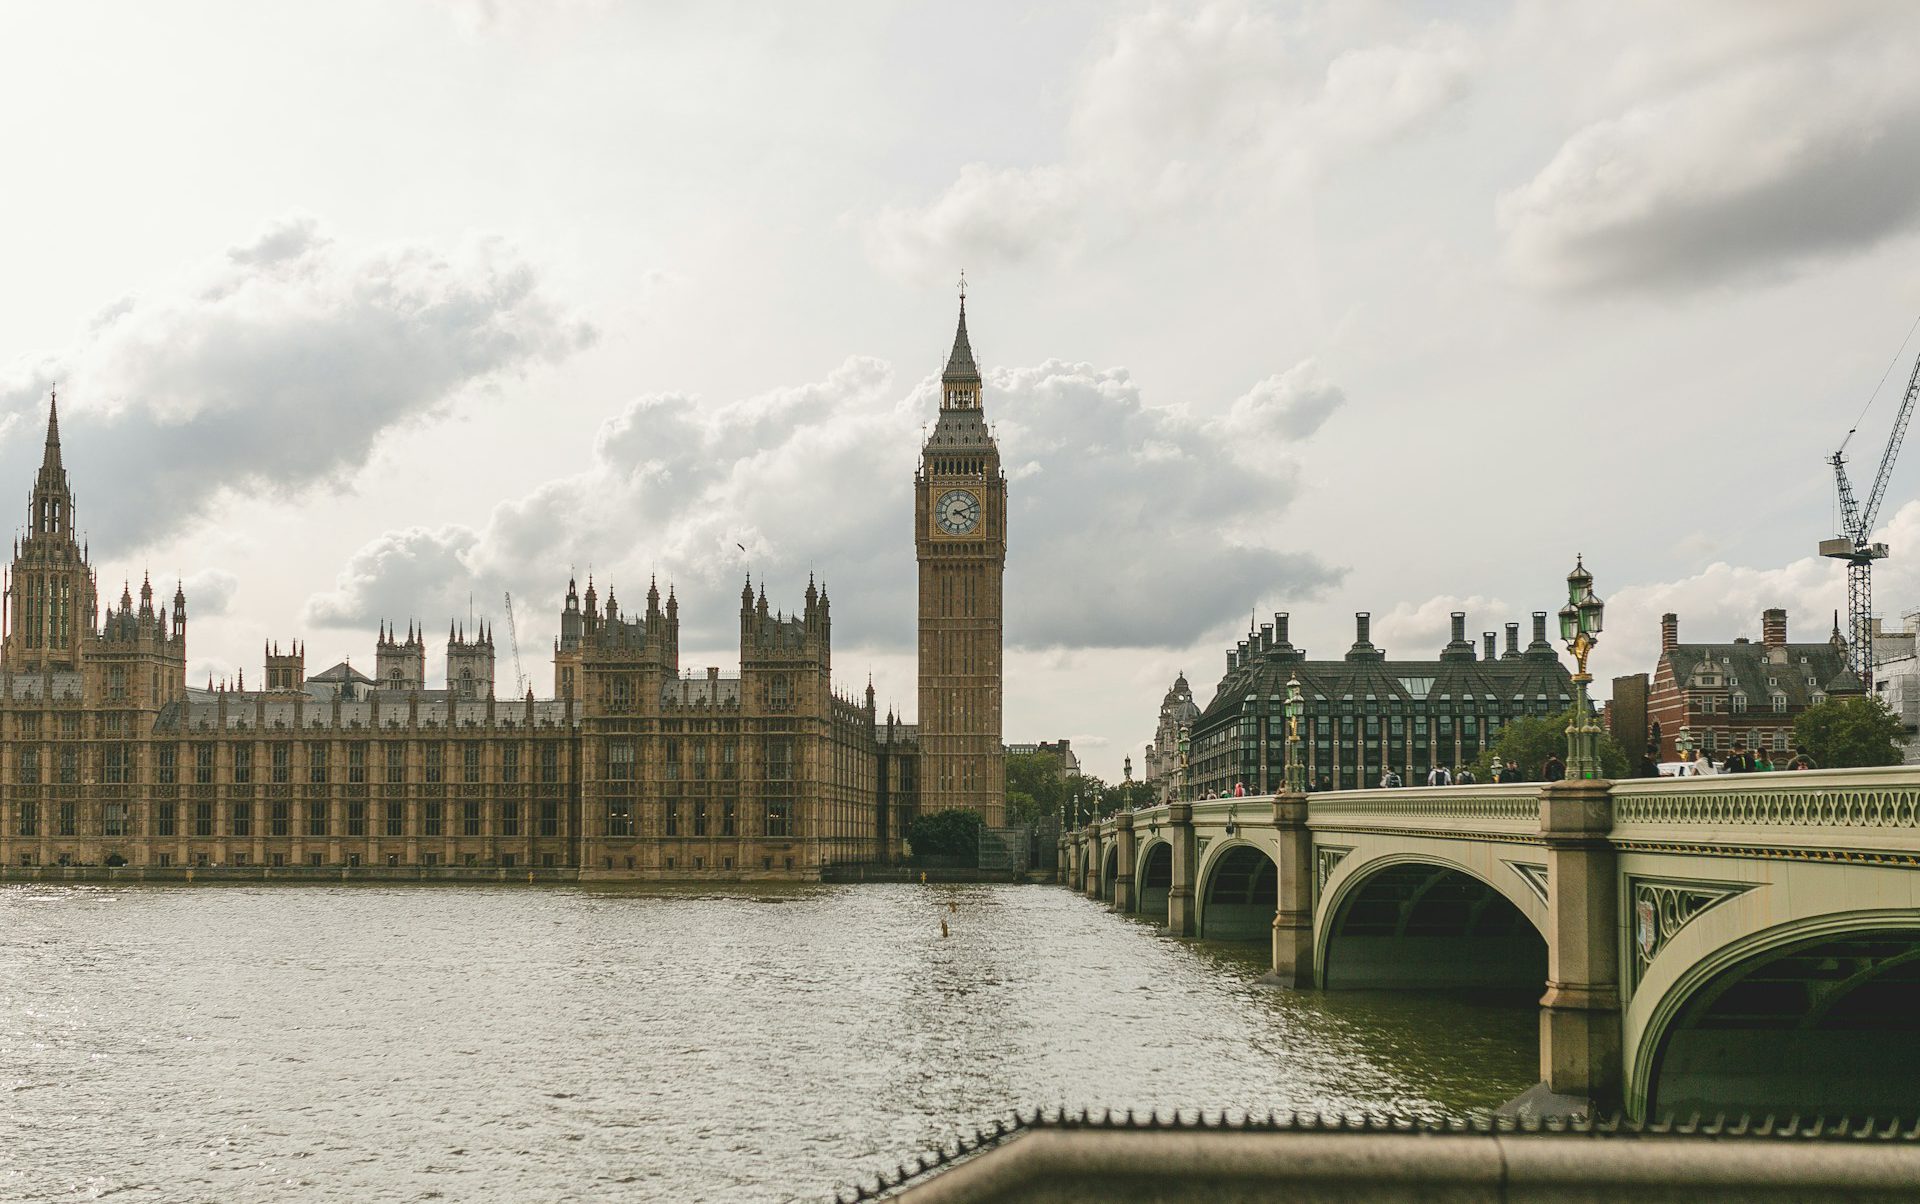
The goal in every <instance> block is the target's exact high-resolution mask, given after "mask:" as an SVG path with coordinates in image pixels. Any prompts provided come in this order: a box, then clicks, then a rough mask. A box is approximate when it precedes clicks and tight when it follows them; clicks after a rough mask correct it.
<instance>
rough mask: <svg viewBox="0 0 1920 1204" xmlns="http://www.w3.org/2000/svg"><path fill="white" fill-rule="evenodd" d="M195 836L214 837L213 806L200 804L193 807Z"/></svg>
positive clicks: (206, 803) (205, 803) (207, 803)
mask: <svg viewBox="0 0 1920 1204" xmlns="http://www.w3.org/2000/svg"><path fill="white" fill-rule="evenodd" d="M193 834H194V835H195V836H212V835H213V804H212V803H210V802H199V803H195V804H194V805H193Z"/></svg>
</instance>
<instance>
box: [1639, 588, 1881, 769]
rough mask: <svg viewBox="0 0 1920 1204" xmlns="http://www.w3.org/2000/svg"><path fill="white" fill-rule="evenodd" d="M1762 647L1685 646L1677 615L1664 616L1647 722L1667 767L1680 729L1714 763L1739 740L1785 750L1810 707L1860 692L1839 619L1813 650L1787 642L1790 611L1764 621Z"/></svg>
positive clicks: (1740, 641)
mask: <svg viewBox="0 0 1920 1204" xmlns="http://www.w3.org/2000/svg"><path fill="white" fill-rule="evenodd" d="M1760 629H1761V635H1760V642H1759V643H1754V642H1753V641H1752V640H1750V639H1748V638H1747V637H1746V636H1739V637H1736V638H1735V639H1734V640H1733V641H1732V642H1731V643H1724V644H1683V643H1681V642H1680V620H1679V617H1678V616H1677V615H1673V614H1665V615H1662V616H1661V617H1660V659H1659V661H1658V662H1657V663H1656V664H1655V666H1654V671H1653V685H1652V689H1651V690H1650V692H1649V695H1648V700H1647V715H1648V719H1649V722H1650V723H1657V724H1658V725H1659V727H1660V753H1659V759H1660V760H1662V761H1673V760H1677V759H1678V758H1679V755H1680V754H1679V739H1680V729H1681V728H1682V727H1685V728H1687V729H1688V732H1689V733H1690V735H1691V737H1692V740H1693V746H1694V747H1695V748H1697V749H1700V750H1702V751H1703V752H1706V753H1708V754H1710V755H1711V756H1713V757H1715V758H1720V757H1724V756H1726V754H1727V752H1728V750H1730V749H1731V748H1732V747H1733V745H1734V742H1735V741H1736V740H1744V741H1745V742H1746V745H1747V747H1748V748H1764V749H1767V750H1769V751H1772V752H1786V751H1788V750H1790V749H1792V747H1793V722H1794V720H1795V719H1796V718H1798V717H1799V716H1800V714H1801V713H1802V712H1803V711H1805V710H1806V709H1807V708H1808V707H1810V706H1817V705H1819V704H1820V703H1823V702H1825V701H1827V699H1829V698H1831V697H1834V696H1836V695H1846V694H1861V693H1864V692H1865V690H1864V687H1863V686H1862V685H1861V683H1860V679H1859V678H1858V677H1857V676H1855V675H1854V674H1853V672H1852V671H1851V670H1849V669H1848V668H1847V643H1846V640H1845V638H1844V637H1842V636H1841V634H1840V626H1839V621H1838V619H1837V618H1836V620H1835V623H1834V628H1833V633H1832V634H1831V635H1829V636H1828V637H1827V638H1826V639H1824V640H1821V641H1820V642H1818V643H1812V644H1792V643H1788V642H1787V612H1786V611H1784V610H1781V609H1779V608H1774V609H1772V610H1768V611H1766V612H1764V613H1763V614H1762V615H1761V616H1760Z"/></svg>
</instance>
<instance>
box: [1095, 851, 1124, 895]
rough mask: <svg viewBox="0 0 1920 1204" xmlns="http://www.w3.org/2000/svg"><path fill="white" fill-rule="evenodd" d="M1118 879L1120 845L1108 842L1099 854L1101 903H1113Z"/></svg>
mask: <svg viewBox="0 0 1920 1204" xmlns="http://www.w3.org/2000/svg"><path fill="white" fill-rule="evenodd" d="M1119 879H1120V843H1119V842H1118V841H1116V840H1109V841H1108V842H1107V847H1106V849H1105V850H1104V851H1102V852H1101V854H1100V898H1101V901H1102V902H1106V903H1111V902H1113V891H1114V885H1115V883H1117V882H1118V881H1119Z"/></svg>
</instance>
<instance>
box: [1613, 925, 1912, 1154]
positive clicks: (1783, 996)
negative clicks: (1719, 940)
mask: <svg viewBox="0 0 1920 1204" xmlns="http://www.w3.org/2000/svg"><path fill="white" fill-rule="evenodd" d="M1634 1054H1635V1057H1634V1064H1633V1079H1632V1082H1631V1084H1630V1086H1629V1093H1630V1101H1629V1103H1630V1106H1631V1108H1632V1110H1633V1111H1634V1112H1635V1113H1636V1114H1639V1115H1642V1116H1647V1117H1658V1116H1662V1115H1669V1114H1672V1115H1680V1116H1685V1115H1689V1114H1691V1113H1694V1112H1699V1113H1701V1114H1703V1115H1709V1116H1710V1115H1715V1114H1718V1113H1722V1112H1724V1113H1726V1114H1727V1115H1729V1116H1732V1115H1738V1114H1740V1113H1749V1114H1752V1115H1754V1116H1756V1117H1757V1116H1760V1115H1762V1114H1765V1113H1769V1112H1771V1113H1776V1114H1778V1115H1781V1116H1782V1117H1784V1116H1786V1115H1788V1114H1791V1113H1795V1112H1797V1113H1800V1114H1801V1115H1803V1116H1811V1115H1813V1114H1817V1113H1821V1112H1823V1111H1831V1112H1832V1113H1834V1114H1838V1113H1841V1112H1848V1113H1853V1114H1855V1115H1861V1114H1864V1113H1872V1114H1873V1115H1875V1116H1878V1117H1880V1118H1882V1119H1887V1118H1893V1117H1899V1118H1902V1119H1905V1120H1908V1121H1911V1120H1913V1119H1915V1118H1916V1117H1917V1116H1920V1100H1916V1098H1915V1096H1914V1093H1913V1083H1914V1081H1915V1080H1916V1078H1920V909H1916V908H1899V909H1887V910H1874V911H1852V912H1840V913H1834V914H1829V915H1823V916H1815V917H1810V918H1804V919H1800V920H1795V921H1790V922H1787V923H1784V924H1779V925H1775V926H1773V927H1770V928H1767V929H1764V930H1762V931H1760V932H1756V933H1753V934H1751V935H1748V936H1746V937H1743V938H1740V939H1737V940H1734V941H1730V942H1728V943H1726V944H1724V945H1722V946H1721V947H1720V948H1719V949H1717V950H1715V951H1713V952H1712V953H1711V954H1709V955H1707V956H1704V957H1701V958H1699V959H1698V960H1696V961H1694V962H1693V963H1692V964H1691V965H1689V966H1688V967H1687V969H1686V970H1685V971H1683V972H1681V973H1680V974H1678V975H1677V976H1676V977H1675V978H1674V980H1673V983H1672V985H1671V987H1669V988H1668V989H1667V990H1666V991H1665V992H1664V993H1663V994H1662V995H1661V996H1660V998H1659V1000H1658V1002H1657V1003H1656V1004H1655V1005H1654V1007H1653V1008H1652V1010H1651V1012H1650V1013H1649V1014H1648V1019H1647V1022H1646V1024H1645V1027H1644V1028H1643V1029H1642V1031H1641V1034H1640V1038H1639V1040H1638V1042H1637V1043H1636V1048H1635V1050H1634Z"/></svg>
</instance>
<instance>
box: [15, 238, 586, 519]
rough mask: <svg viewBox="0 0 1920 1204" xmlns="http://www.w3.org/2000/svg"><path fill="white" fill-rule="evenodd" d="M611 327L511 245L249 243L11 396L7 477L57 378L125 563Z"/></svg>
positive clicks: (319, 479) (107, 313)
mask: <svg viewBox="0 0 1920 1204" xmlns="http://www.w3.org/2000/svg"><path fill="white" fill-rule="evenodd" d="M591 337H592V331H591V329H590V328H589V327H587V326H586V325H585V324H584V323H582V322H580V321H579V320H578V319H576V318H573V317H571V316H569V315H568V314H567V313H565V312H564V311H563V310H562V309H561V308H560V307H559V306H558V305H557V304H556V302H554V300H553V299H551V298H550V297H549V296H547V295H546V293H545V292H544V291H543V289H542V288H541V285H540V281H539V278H538V275H537V273H536V272H535V271H534V269H533V268H532V267H530V266H529V265H527V264H526V263H524V262H522V261H520V260H519V259H517V258H516V257H515V256H514V255H513V254H512V253H511V251H510V250H509V249H508V248H506V247H504V246H502V245H500V244H498V243H491V242H483V243H477V244H474V245H472V246H469V247H467V248H466V249H465V250H463V251H462V252H461V253H460V254H458V255H443V254H441V253H439V252H436V251H433V250H429V249H426V248H422V247H412V246H401V247H394V248H387V249H383V250H377V251H369V252H366V253H360V254H349V253H347V252H345V251H343V250H341V249H340V248H339V247H338V246H337V245H335V244H332V243H330V242H328V241H327V240H326V239H325V238H324V237H323V236H322V235H321V233H320V229H319V226H318V224H317V223H316V222H314V221H313V220H312V219H310V218H295V219H290V220H288V221H286V222H283V223H280V224H278V225H276V226H274V227H272V228H271V229H269V230H267V231H266V232H265V233H264V234H262V235H261V236H260V237H259V238H258V239H256V240H254V241H253V242H251V243H249V244H247V245H245V246H241V247H236V248H233V249H232V250H230V251H229V252H228V253H227V255H226V257H225V259H224V261H223V262H222V263H221V264H220V265H218V266H217V267H216V268H214V269H212V270H211V271H210V273H209V275H208V277H207V278H206V279H205V280H203V281H199V282H196V287H193V288H191V289H187V290H183V291H182V293H180V294H179V295H174V296H167V297H156V298H147V299H131V300H128V299H123V300H121V301H119V302H116V303H115V304H114V305H112V306H111V307H109V308H107V309H106V310H104V311H103V312H102V314H101V316H100V317H99V319H97V320H96V322H95V323H94V325H93V326H92V327H91V328H90V329H89V330H88V331H87V333H86V335H85V336H84V338H83V339H82V341H81V342H80V343H79V344H78V345H76V346H75V347H73V348H71V349H70V350H69V351H67V352H65V353H62V354H60V355H59V356H57V357H52V358H50V359H49V360H48V361H46V362H43V363H40V364H37V365H34V366H31V367H28V368H25V369H22V370H18V371H16V372H15V373H13V374H12V376H13V379H12V380H11V381H10V382H8V383H0V414H4V415H8V416H13V417H17V418H19V419H20V421H15V422H13V423H12V424H11V425H9V426H7V427H5V428H0V429H3V430H4V437H3V440H0V479H6V480H22V479H30V478H31V475H32V471H33V465H34V464H35V463H36V462H37V460H38V457H39V454H40V432H41V430H42V423H43V422H44V412H45V405H46V396H47V389H48V386H49V385H50V384H51V383H52V381H53V380H54V379H55V378H56V376H57V377H58V379H59V381H60V383H61V392H62V397H63V405H62V414H61V424H62V429H63V432H65V433H67V434H68V435H69V436H70V437H69V438H68V439H67V447H68V449H69V451H68V467H69V469H70V470H73V471H74V472H75V473H76V474H77V477H78V479H79V480H80V481H81V482H84V488H83V491H82V492H81V495H80V497H79V498H78V502H79V508H78V510H77V513H78V514H79V516H80V517H81V519H82V520H83V522H85V524H86V525H87V526H88V527H89V528H90V529H91V531H92V532H93V533H94V534H95V536H96V539H97V541H98V542H99V543H100V544H101V545H107V544H108V543H109V541H111V545H112V546H111V547H110V548H109V549H108V550H109V551H110V552H124V551H127V550H131V549H135V548H138V547H140V546H142V545H144V544H146V543H149V542H151V541H153V540H155V539H157V538H159V537H161V536H164V535H169V534H173V533H175V532H177V531H178V530H179V529H180V528H181V527H182V526H184V525H185V524H187V523H188V522H190V521H191V520H192V519H194V518H195V517H197V516H198V515H200V514H201V513H203V512H204V511H205V510H206V509H207V508H208V506H209V505H210V504H211V503H212V502H213V501H214V500H215V499H216V498H217V497H219V496H221V495H222V494H226V493H234V494H242V495H256V494H267V495H273V496H281V497H284V496H288V495H294V494H298V493H301V492H302V491H305V490H308V489H310V488H312V487H314V486H316V485H321V484H324V483H326V482H329V481H336V480H340V479H342V478H345V477H347V476H350V475H351V474H352V473H353V472H355V471H356V470H357V469H359V468H360V466H361V465H363V464H364V463H365V462H366V460H367V457H368V455H369V454H370V452H371V451H372V448H373V446H374V444H375V443H376V441H377V440H378V439H379V438H380V436H381V435H382V434H383V433H385V432H386V431H387V430H389V429H391V428H393V427H394V426H397V425H399V424H402V423H406V422H409V421H414V420H417V419H419V418H420V417H422V416H423V415H427V414H430V413H432V412H434V411H435V410H437V409H438V408H439V407H442V406H444V405H445V404H447V403H448V402H450V401H451V400H452V399H453V398H455V397H456V396H458V395H460V394H461V393H462V392H463V391H465V390H468V389H471V388H473V387H475V386H479V385H483V384H485V383H487V382H489V381H492V380H494V379H497V378H499V377H501V376H503V375H507V374H511V373H514V372H518V371H521V370H524V369H525V368H526V367H528V366H529V365H531V364H534V363H536V362H540V361H543V360H556V359H559V358H562V357H564V356H566V355H568V354H569V353H571V352H572V351H573V350H575V349H576V348H578V347H580V346H582V345H583V344H584V343H586V342H587V341H588V340H590V339H591Z"/></svg>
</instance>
